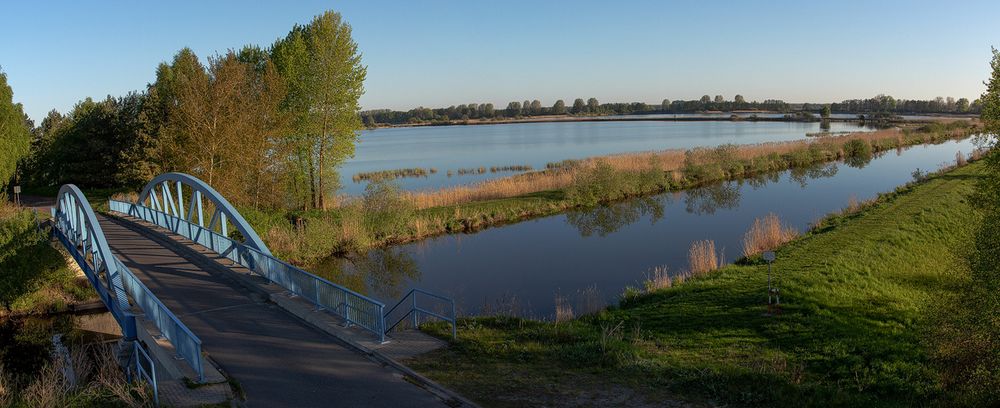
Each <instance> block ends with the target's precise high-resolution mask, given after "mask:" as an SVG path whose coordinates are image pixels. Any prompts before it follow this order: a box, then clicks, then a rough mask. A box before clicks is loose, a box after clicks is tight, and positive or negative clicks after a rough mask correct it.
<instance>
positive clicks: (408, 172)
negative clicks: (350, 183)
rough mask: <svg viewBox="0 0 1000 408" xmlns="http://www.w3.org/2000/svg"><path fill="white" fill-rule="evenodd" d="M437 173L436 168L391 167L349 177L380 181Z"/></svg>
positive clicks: (357, 180) (355, 179)
mask: <svg viewBox="0 0 1000 408" xmlns="http://www.w3.org/2000/svg"><path fill="white" fill-rule="evenodd" d="M434 173H437V169H435V168H433V167H432V168H429V169H423V168H419V167H413V168H407V169H393V170H379V171H370V172H360V173H357V174H355V175H354V176H352V177H351V179H352V180H354V182H355V183H359V182H362V181H382V180H395V179H398V178H408V177H409V178H418V177H427V175H429V174H434Z"/></svg>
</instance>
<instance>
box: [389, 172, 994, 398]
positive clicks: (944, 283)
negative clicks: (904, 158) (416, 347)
mask: <svg viewBox="0 0 1000 408" xmlns="http://www.w3.org/2000/svg"><path fill="white" fill-rule="evenodd" d="M982 168H983V167H982V166H981V164H978V163H977V164H972V165H969V166H966V167H962V168H959V169H956V170H952V171H950V172H946V173H943V174H939V175H935V176H932V177H930V178H929V179H927V180H925V181H923V182H921V183H920V184H917V185H914V186H906V187H901V188H900V189H898V190H897V191H896V192H894V193H891V194H887V195H884V196H883V197H881V198H880V199H879V200H877V201H875V202H874V203H871V204H869V205H867V206H866V207H865V208H863V209H862V210H861V211H858V212H854V213H847V214H844V215H838V216H832V217H830V218H828V219H826V220H825V221H824V222H823V223H822V224H821V226H820V227H818V228H817V229H815V230H814V231H811V232H810V233H808V234H805V235H804V236H802V237H800V238H799V239H796V240H794V241H792V242H791V243H789V244H786V245H784V246H783V247H781V248H780V249H779V250H778V251H777V258H778V259H777V261H776V262H775V263H774V269H775V271H776V272H777V274H778V276H780V286H781V294H782V297H781V301H782V305H781V306H782V308H781V313H780V315H778V316H773V317H767V316H764V313H765V312H766V311H767V309H766V305H765V303H766V287H767V285H766V279H767V275H766V270H767V269H766V266H764V265H763V264H761V263H759V262H747V264H745V265H729V266H726V267H723V268H722V269H720V270H718V271H715V272H712V273H708V274H706V275H704V276H701V277H696V278H692V279H688V280H687V281H686V282H684V283H683V284H680V285H674V286H673V287H670V288H665V289H658V290H654V291H652V292H651V293H647V294H643V295H639V296H636V297H630V298H628V299H623V301H622V303H621V305H620V306H618V307H614V308H611V309H609V310H606V311H602V312H599V313H597V314H593V315H587V316H583V317H580V318H577V319H575V320H570V321H567V322H559V323H554V322H539V321H529V320H523V319H518V318H512V317H483V318H469V319H464V320H462V321H460V326H459V330H458V334H459V339H458V340H457V341H455V342H454V343H453V345H452V347H450V348H449V349H447V350H443V351H439V352H435V353H432V354H430V355H426V356H423V357H420V358H417V359H415V360H412V361H410V362H409V363H408V364H410V366H411V367H413V368H414V369H416V370H417V371H419V372H421V373H423V374H425V375H428V376H429V377H431V378H433V379H434V380H437V381H440V382H441V383H443V384H445V385H446V386H449V387H452V388H454V389H456V390H457V391H459V392H460V393H463V394H464V395H466V396H468V397H470V398H472V399H473V400H476V401H477V402H480V403H482V404H484V405H485V406H497V407H507V406H509V407H514V406H535V405H547V406H574V405H593V406H600V405H607V404H617V405H630V406H642V405H651V406H663V405H671V404H674V403H676V404H694V405H701V404H711V405H714V404H735V405H748V406H774V405H777V406H914V405H920V406H923V405H954V404H968V405H977V404H983V403H989V402H990V401H991V400H990V399H989V398H994V399H993V400H992V402H993V403H996V399H995V398H996V396H995V395H993V394H995V390H990V389H986V390H985V394H983V393H982V392H983V391H984V390H983V389H979V390H978V391H979V392H980V394H981V395H980V396H979V397H974V398H972V399H969V398H967V397H966V396H964V395H959V394H958V393H957V392H956V391H954V390H955V389H957V388H961V387H953V386H949V385H947V384H952V383H953V382H954V381H953V380H954V379H952V378H948V375H949V374H948V373H949V372H950V371H949V370H947V369H945V368H944V367H943V362H942V361H940V360H939V359H938V357H937V356H938V355H939V354H940V353H939V350H943V349H948V348H949V346H951V345H950V344H942V343H941V342H943V341H947V340H944V339H946V338H947V337H939V336H936V333H937V330H936V327H940V326H942V325H943V324H944V323H949V324H959V325H961V324H962V323H961V322H962V321H964V320H963V319H961V318H959V317H960V316H959V315H960V314H962V313H963V312H961V311H955V309H954V308H950V307H948V306H947V305H946V304H945V303H947V302H949V301H950V299H954V298H955V297H957V296H960V295H961V294H962V293H963V292H966V291H967V289H969V285H971V284H972V280H971V278H970V273H969V267H968V266H967V263H966V262H965V257H966V255H967V252H968V251H969V250H970V247H971V246H972V244H971V243H972V240H973V236H974V235H975V231H976V228H977V225H978V222H979V219H980V216H979V215H978V213H977V212H976V211H974V210H973V209H972V208H971V207H970V206H969V204H968V203H967V198H966V197H967V194H969V193H970V192H971V191H972V190H973V188H974V185H975V180H976V179H977V178H978V176H977V174H979V173H978V172H979V171H982ZM609 273H614V271H609ZM943 310H948V311H949V312H948V313H941V311H943ZM968 320H970V321H972V320H974V319H968ZM956 322H958V323H956ZM425 328H427V330H429V331H431V332H432V333H435V334H438V335H440V336H441V337H443V338H447V335H448V334H449V332H447V330H446V329H445V327H444V326H440V325H427V326H425ZM959 329H961V328H959ZM970 387H971V389H973V390H975V389H976V387H977V386H976V385H975V384H973V385H971V386H970ZM969 389H970V388H968V387H967V388H966V389H965V390H964V391H962V392H966V393H968V392H969ZM982 395H986V397H982ZM977 398H978V399H977ZM983 398H986V399H983Z"/></svg>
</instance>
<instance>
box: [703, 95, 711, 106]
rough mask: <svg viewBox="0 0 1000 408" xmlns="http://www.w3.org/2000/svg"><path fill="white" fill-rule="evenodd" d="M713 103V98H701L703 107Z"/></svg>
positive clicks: (705, 96) (706, 96)
mask: <svg viewBox="0 0 1000 408" xmlns="http://www.w3.org/2000/svg"><path fill="white" fill-rule="evenodd" d="M711 102H712V97H711V96H708V95H702V96H701V103H702V104H703V105H704V104H708V103H711Z"/></svg>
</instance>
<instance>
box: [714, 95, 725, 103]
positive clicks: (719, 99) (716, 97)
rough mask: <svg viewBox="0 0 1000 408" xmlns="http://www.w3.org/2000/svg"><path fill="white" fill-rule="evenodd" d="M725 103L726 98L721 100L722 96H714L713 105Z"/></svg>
mask: <svg viewBox="0 0 1000 408" xmlns="http://www.w3.org/2000/svg"><path fill="white" fill-rule="evenodd" d="M725 101H726V98H723V97H722V95H715V103H723V102H725Z"/></svg>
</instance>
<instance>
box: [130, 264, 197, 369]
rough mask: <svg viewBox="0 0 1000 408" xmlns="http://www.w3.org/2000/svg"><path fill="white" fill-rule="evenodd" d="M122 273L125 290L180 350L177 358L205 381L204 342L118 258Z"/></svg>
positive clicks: (176, 348)
mask: <svg viewBox="0 0 1000 408" xmlns="http://www.w3.org/2000/svg"><path fill="white" fill-rule="evenodd" d="M115 263H117V264H118V270H119V271H120V272H121V274H122V282H124V283H125V291H127V292H128V294H129V296H131V297H132V300H133V301H135V303H136V304H137V305H138V306H139V308H140V309H142V311H143V313H144V314H145V315H146V319H147V320H149V321H151V322H153V324H154V325H156V328H157V329H159V330H160V334H162V335H163V337H166V338H167V340H170V343H171V344H173V345H174V349H175V350H176V351H177V355H178V356H180V357H182V358H184V359H185V360H187V362H188V364H189V365H190V366H191V368H193V369H194V371H195V372H196V373H197V374H198V382H202V381H204V380H205V361H204V357H203V356H202V354H201V339H199V338H198V336H196V335H195V334H194V333H192V332H191V330H190V329H188V328H187V326H185V325H184V323H181V320H180V319H178V318H177V316H175V315H174V314H173V312H171V311H170V309H167V307H166V306H164V305H163V302H160V299H157V298H156V296H155V295H153V292H151V291H150V290H149V288H147V287H146V285H144V284H143V283H142V281H140V280H139V278H138V277H136V276H135V274H133V273H132V271H131V270H129V269H128V267H126V266H125V265H124V264H122V262H121V261H119V260H118V258H115Z"/></svg>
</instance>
